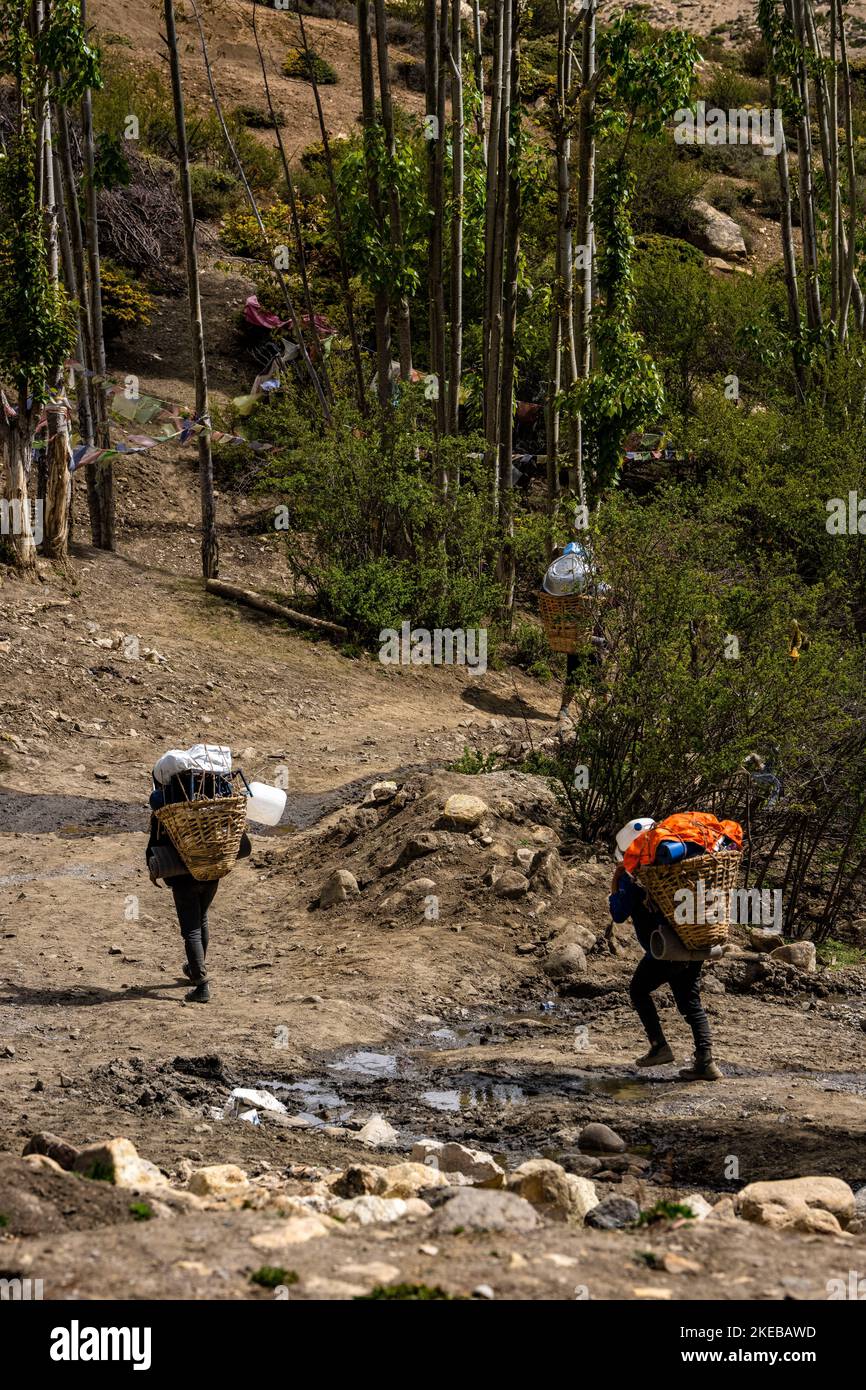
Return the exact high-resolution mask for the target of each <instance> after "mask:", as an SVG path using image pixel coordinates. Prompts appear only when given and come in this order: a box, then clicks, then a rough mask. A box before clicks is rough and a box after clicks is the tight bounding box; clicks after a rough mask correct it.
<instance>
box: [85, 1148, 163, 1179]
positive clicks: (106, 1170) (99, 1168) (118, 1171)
mask: <svg viewBox="0 0 866 1390" xmlns="http://www.w3.org/2000/svg"><path fill="white" fill-rule="evenodd" d="M72 1171H73V1172H74V1173H81V1174H83V1176H84V1177H86V1178H97V1179H101V1180H102V1181H103V1182H110V1183H114V1185H115V1187H130V1188H150V1187H167V1186H168V1179H167V1178H166V1177H164V1175H163V1174H162V1173H161V1172H160V1171H159V1169H158V1168H157V1167H156V1165H155V1164H153V1163H149V1162H148V1161H147V1159H146V1158H139V1156H138V1152H137V1150H136V1148H135V1145H134V1144H133V1143H131V1142H130V1140H129V1139H106V1140H104V1141H103V1143H101V1144H88V1145H87V1147H86V1148H84V1149H80V1150H79V1151H78V1153H77V1154H76V1156H75V1159H74V1160H73V1164H72Z"/></svg>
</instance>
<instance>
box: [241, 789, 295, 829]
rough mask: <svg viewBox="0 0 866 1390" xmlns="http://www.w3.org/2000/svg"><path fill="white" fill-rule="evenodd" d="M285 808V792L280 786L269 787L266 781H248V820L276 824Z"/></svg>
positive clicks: (262, 823)
mask: <svg viewBox="0 0 866 1390" xmlns="http://www.w3.org/2000/svg"><path fill="white" fill-rule="evenodd" d="M285 809H286V793H285V792H284V791H283V790H282V789H281V788H280V787H269V786H268V784H267V782H250V794H249V796H248V797H247V819H248V820H254V821H258V823H259V825H278V824H279V820H280V817H281V816H282V814H283V811H284V810H285Z"/></svg>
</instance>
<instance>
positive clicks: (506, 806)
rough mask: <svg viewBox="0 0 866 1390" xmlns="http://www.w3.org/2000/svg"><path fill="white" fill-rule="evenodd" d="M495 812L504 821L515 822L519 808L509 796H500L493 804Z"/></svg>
mask: <svg viewBox="0 0 866 1390" xmlns="http://www.w3.org/2000/svg"><path fill="white" fill-rule="evenodd" d="M493 810H494V812H495V813H496V815H497V816H499V817H500V818H501V819H502V820H514V818H515V816H516V815H517V808H516V806H515V805H514V802H513V801H510V800H509V798H508V797H507V796H498V797H497V798H496V800H495V801H494V803H493Z"/></svg>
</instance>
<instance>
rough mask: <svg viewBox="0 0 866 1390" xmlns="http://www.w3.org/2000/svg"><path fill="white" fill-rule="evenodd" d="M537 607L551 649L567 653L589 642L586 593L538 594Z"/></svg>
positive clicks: (589, 608)
mask: <svg viewBox="0 0 866 1390" xmlns="http://www.w3.org/2000/svg"><path fill="white" fill-rule="evenodd" d="M538 609H539V612H540V613H541V621H542V623H543V624H544V631H545V632H546V633H547V640H548V643H549V644H550V650H551V651H552V652H565V653H566V654H567V655H569V656H571V655H573V654H574V653H575V652H577V651H579V650H580V648H581V647H586V646H588V645H589V642H590V638H591V635H592V596H591V595H590V594H545V593H544V592H541V593H540V594H539V595H538Z"/></svg>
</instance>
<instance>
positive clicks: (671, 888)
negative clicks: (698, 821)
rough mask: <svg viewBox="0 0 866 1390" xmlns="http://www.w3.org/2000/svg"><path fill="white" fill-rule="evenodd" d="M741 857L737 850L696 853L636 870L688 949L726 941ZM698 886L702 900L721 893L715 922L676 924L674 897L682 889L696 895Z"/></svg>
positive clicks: (720, 943)
mask: <svg viewBox="0 0 866 1390" xmlns="http://www.w3.org/2000/svg"><path fill="white" fill-rule="evenodd" d="M742 857H743V856H742V853H741V851H740V850H722V851H720V852H719V853H718V854H696V855H695V856H694V858H692V859H681V860H680V861H679V862H678V863H677V864H644V865H643V866H642V867H641V868H640V869H639V870H638V878H639V879H640V882H641V883H642V884H643V886H644V888H645V889H646V890H647V893H648V894H649V896H650V897H651V898H652V900H653V903H654V904H655V906H656V907H657V908H658V909H659V911H660V912H661V913H663V914H664V916H665V918H666V919H667V921H668V922H669V923H670V925H671V926H672V927H673V929H674V931H675V932H676V934H677V936H678V937H679V938H680V941H681V942H682V943H683V945H684V946H687V947H688V948H689V950H692V951H700V950H702V949H703V948H704V947H708V946H721V945H723V944H724V942H726V941H727V939H728V928H729V926H730V923H731V894H732V892H733V890H734V889H735V888H736V887H737V882H738V880H739V875H740V860H741V859H742ZM699 884H702V885H703V893H704V895H705V901H707V900H708V899H709V897H710V892H711V890H715V892H717V893H724V898H723V899H722V903H721V905H720V907H719V909H718V912H717V913H716V912H714V913H713V915H714V916H717V917H718V920H717V921H710V922H681V921H677V919H676V915H675V914H676V908H677V904H676V903H675V901H674V895H675V894H676V893H678V892H679V891H680V889H683V888H686V889H689V890H690V891H691V892H692V893H695V894H697V892H698V885H699ZM710 906H711V902H709V901H707V907H708V908H709V907H710ZM680 915H682V913H680ZM696 915H697V914H696Z"/></svg>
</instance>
